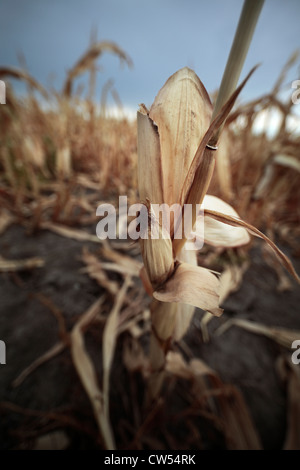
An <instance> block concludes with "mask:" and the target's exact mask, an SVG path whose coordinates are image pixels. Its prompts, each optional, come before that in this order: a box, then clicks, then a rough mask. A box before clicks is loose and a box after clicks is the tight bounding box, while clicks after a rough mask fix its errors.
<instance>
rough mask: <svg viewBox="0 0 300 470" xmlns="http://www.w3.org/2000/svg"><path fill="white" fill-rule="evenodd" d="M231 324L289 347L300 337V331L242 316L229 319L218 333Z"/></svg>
mask: <svg viewBox="0 0 300 470" xmlns="http://www.w3.org/2000/svg"><path fill="white" fill-rule="evenodd" d="M231 326H238V327H240V328H243V329H244V330H247V331H250V332H251V333H255V334H258V335H263V336H266V337H267V338H270V339H272V340H273V341H275V342H276V343H278V344H280V345H281V346H284V347H285V348H288V349H290V348H291V345H292V342H293V341H295V340H296V339H299V338H300V331H297V330H289V329H287V328H280V327H275V326H266V325H262V324H261V323H255V322H251V321H248V320H243V319H242V318H234V319H232V320H228V321H227V322H226V323H224V325H222V326H221V327H220V328H218V330H217V332H216V334H218V335H221V334H223V333H224V332H225V331H226V330H227V329H228V328H230V327H231Z"/></svg>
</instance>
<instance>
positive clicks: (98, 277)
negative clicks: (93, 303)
mask: <svg viewBox="0 0 300 470" xmlns="http://www.w3.org/2000/svg"><path fill="white" fill-rule="evenodd" d="M82 261H83V262H84V263H85V264H86V265H87V267H86V268H84V269H82V272H84V273H87V274H88V275H89V276H90V277H91V278H92V279H95V281H97V282H98V284H99V285H100V286H101V287H103V288H104V289H106V290H107V291H108V292H109V293H110V294H111V295H113V296H115V295H117V293H118V292H119V284H118V283H117V282H116V281H113V280H111V279H109V278H108V277H107V275H106V273H105V271H104V270H103V268H102V263H101V261H100V260H99V259H98V258H97V256H95V255H93V254H92V253H90V252H89V251H88V250H86V249H83V251H82Z"/></svg>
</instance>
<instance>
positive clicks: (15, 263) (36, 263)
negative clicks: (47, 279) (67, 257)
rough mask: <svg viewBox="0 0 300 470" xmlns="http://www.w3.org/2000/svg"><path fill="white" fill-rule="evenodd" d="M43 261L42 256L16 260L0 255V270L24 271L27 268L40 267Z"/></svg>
mask: <svg viewBox="0 0 300 470" xmlns="http://www.w3.org/2000/svg"><path fill="white" fill-rule="evenodd" d="M44 264H45V261H44V260H43V259H42V258H37V257H34V258H26V259H17V260H8V259H5V258H3V257H2V256H0V272H7V271H24V270H27V269H34V268H41V267H42V266H44Z"/></svg>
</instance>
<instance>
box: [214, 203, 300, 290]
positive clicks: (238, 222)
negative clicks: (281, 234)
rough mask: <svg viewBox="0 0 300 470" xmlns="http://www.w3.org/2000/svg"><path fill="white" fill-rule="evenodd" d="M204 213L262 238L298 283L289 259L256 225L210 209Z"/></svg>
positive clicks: (299, 280)
mask: <svg viewBox="0 0 300 470" xmlns="http://www.w3.org/2000/svg"><path fill="white" fill-rule="evenodd" d="M206 215H208V216H209V217H212V218H214V219H216V220H218V221H220V222H223V223H224V224H228V225H233V226H234V227H244V228H245V229H246V230H248V232H249V233H251V234H252V235H255V236H256V237H258V238H262V239H263V240H265V241H266V242H267V243H268V245H269V246H270V247H271V248H272V250H273V251H274V253H275V254H276V256H277V257H278V258H279V260H280V261H281V263H282V264H283V265H284V266H285V268H286V269H287V270H288V272H289V273H290V274H291V275H292V276H293V277H294V278H295V279H296V281H297V282H299V283H300V278H299V276H298V274H297V273H296V271H295V269H294V267H293V265H292V263H291V261H290V260H289V259H288V257H287V256H286V255H285V254H284V253H283V252H282V251H281V250H280V249H279V248H278V247H277V246H276V245H275V243H274V242H272V240H270V238H268V237H267V236H266V235H264V234H263V233H262V232H261V231H260V230H258V229H257V228H256V227H254V226H253V225H251V224H248V223H247V222H245V221H244V220H242V219H239V218H236V217H232V216H230V215H226V214H221V213H219V212H216V211H212V210H207V211H206Z"/></svg>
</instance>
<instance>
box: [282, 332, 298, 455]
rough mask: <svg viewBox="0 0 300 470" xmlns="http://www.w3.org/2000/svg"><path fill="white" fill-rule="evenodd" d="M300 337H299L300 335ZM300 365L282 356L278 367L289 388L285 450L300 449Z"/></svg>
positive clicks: (287, 388)
mask: <svg viewBox="0 0 300 470" xmlns="http://www.w3.org/2000/svg"><path fill="white" fill-rule="evenodd" d="M298 338H299V337H298ZM298 367H299V366H296V365H294V364H292V363H291V361H290V358H285V357H280V358H279V361H278V363H277V369H278V372H279V376H280V378H281V380H282V381H283V382H284V383H285V386H286V390H287V400H288V410H287V425H288V427H287V434H286V438H285V442H284V446H283V448H284V450H300V402H299V397H300V374H299V368H298Z"/></svg>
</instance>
